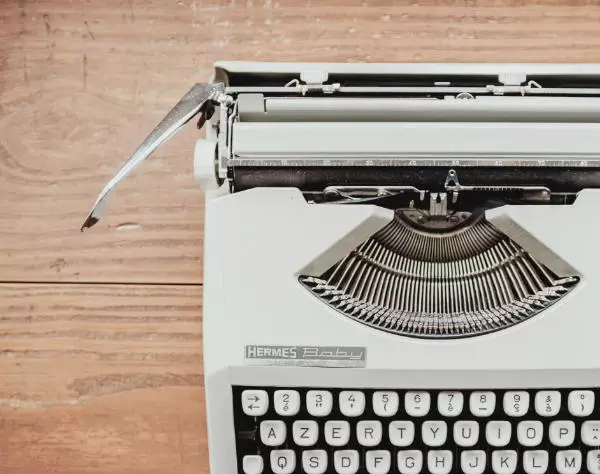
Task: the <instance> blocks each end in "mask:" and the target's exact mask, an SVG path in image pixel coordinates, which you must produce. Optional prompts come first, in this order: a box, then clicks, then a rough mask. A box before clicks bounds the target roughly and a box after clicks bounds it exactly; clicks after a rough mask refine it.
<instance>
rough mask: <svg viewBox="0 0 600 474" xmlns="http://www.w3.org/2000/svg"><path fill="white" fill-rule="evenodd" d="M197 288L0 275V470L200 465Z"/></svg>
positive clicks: (196, 468) (183, 468)
mask: <svg viewBox="0 0 600 474" xmlns="http://www.w3.org/2000/svg"><path fill="white" fill-rule="evenodd" d="M201 303H202V298H201V288H200V287H197V286H160V285H153V286H138V285H125V286H123V285H100V284H98V285H96V284H94V285H69V284H60V285H39V284H36V285H25V284H18V285H9V284H4V285H0V472H1V473H3V474H5V473H12V472H15V473H16V472H27V473H32V474H36V473H42V472H43V473H49V472H60V473H73V474H75V473H77V474H80V473H82V472H93V473H96V472H102V473H104V472H106V473H109V472H110V473H121V472H123V473H126V472H127V473H154V472H155V473H165V472H186V473H187V472H196V473H198V472H200V473H201V472H207V453H206V429H205V424H204V420H205V413H204V392H203V390H204V388H203V376H202V355H201V332H202V331H201V328H202V323H201V317H200V308H201Z"/></svg>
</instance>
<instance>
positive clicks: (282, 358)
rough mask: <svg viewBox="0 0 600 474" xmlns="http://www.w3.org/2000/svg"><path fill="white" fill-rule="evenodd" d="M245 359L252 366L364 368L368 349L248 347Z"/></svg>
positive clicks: (353, 347) (346, 347)
mask: <svg viewBox="0 0 600 474" xmlns="http://www.w3.org/2000/svg"><path fill="white" fill-rule="evenodd" d="M244 350H245V354H244V356H245V359H246V363H247V364H252V365H295V366H300V367H364V366H365V364H366V362H367V348H366V347H360V346H264V345H255V344H251V345H247V346H246V347H245V349H244Z"/></svg>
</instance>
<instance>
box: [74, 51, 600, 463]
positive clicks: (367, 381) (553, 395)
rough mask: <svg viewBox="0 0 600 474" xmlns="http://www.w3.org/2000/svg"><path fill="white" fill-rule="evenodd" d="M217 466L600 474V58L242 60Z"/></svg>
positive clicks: (210, 350) (216, 229) (219, 83)
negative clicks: (543, 60) (527, 61)
mask: <svg viewBox="0 0 600 474" xmlns="http://www.w3.org/2000/svg"><path fill="white" fill-rule="evenodd" d="M194 117H199V119H198V126H199V127H201V126H203V125H205V129H206V135H205V138H202V139H200V140H198V142H197V143H196V147H195V157H194V160H195V174H196V177H197V179H198V181H199V183H200V185H201V186H202V187H203V189H204V190H205V191H206V226H205V254H204V261H205V268H204V272H205V277H204V284H205V286H204V364H205V385H206V403H207V420H208V434H209V453H210V470H211V472H212V473H213V474H232V473H237V474H263V473H264V474H325V473H337V474H356V473H360V474H367V473H368V474H388V473H394V474H398V473H399V474H419V473H429V474H450V473H464V474H483V473H494V474H513V473H527V474H545V473H559V474H576V473H579V472H586V473H591V474H600V344H599V340H600V252H599V251H598V246H599V243H600V226H599V224H598V222H597V221H596V219H597V217H598V215H597V213H598V212H599V209H600V189H599V188H600V66H598V65H589V64H588V65H584V64H579V65H575V64H573V65H568V64H301V63H253V62H222V63H217V64H216V66H215V75H214V80H213V81H212V82H211V83H207V84H198V85H196V86H194V87H193V88H192V89H191V90H190V91H189V92H188V93H187V94H186V95H185V96H184V97H183V98H182V99H181V101H180V102H179V103H178V104H177V105H176V106H175V107H174V108H173V110H172V111H171V112H170V113H169V114H168V115H167V116H166V117H165V119H164V120H163V121H162V122H161V123H160V124H159V125H158V126H157V127H156V129H155V130H154V131H153V132H152V133H151V134H150V136H149V137H148V139H147V140H146V141H145V142H144V143H143V144H142V146H141V147H140V148H139V149H138V150H137V151H136V152H135V153H134V154H133V156H132V157H131V159H130V160H129V161H128V162H127V163H126V164H125V165H123V167H122V168H121V169H120V170H119V171H118V173H117V175H116V176H115V178H114V179H113V180H111V182H110V183H109V184H108V185H107V187H106V188H105V189H104V190H103V191H102V193H101V194H100V196H99V198H98V200H97V202H96V205H95V207H94V209H93V210H92V213H91V214H90V216H89V217H88V219H87V220H86V222H85V224H84V226H85V227H89V226H91V225H93V224H94V223H95V222H96V221H97V220H98V219H99V218H100V216H101V215H102V214H103V212H104V211H105V208H106V204H107V202H108V198H109V197H110V196H111V195H112V193H113V190H114V188H115V186H116V185H117V184H118V183H119V181H120V180H122V179H123V178H124V177H125V176H127V175H128V174H129V173H130V172H131V171H132V170H133V169H134V168H135V167H136V166H137V165H138V164H140V163H141V162H142V161H143V160H144V159H145V158H146V157H147V156H148V155H149V154H151V153H152V151H153V150H154V149H155V148H156V147H157V146H159V145H160V144H161V143H162V142H164V141H165V140H166V139H168V138H169V137H170V136H172V135H173V134H174V133H175V132H176V131H177V130H178V129H180V128H181V127H182V126H183V125H184V124H185V123H186V122H188V121H190V120H191V119H193V118H194Z"/></svg>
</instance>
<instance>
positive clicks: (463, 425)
mask: <svg viewBox="0 0 600 474" xmlns="http://www.w3.org/2000/svg"><path fill="white" fill-rule="evenodd" d="M233 396H234V400H235V408H234V419H235V430H236V436H237V438H236V448H237V461H238V473H239V474H263V473H265V474H292V473H294V474H303V473H305V474H325V473H337V474H355V473H360V474H367V473H368V474H387V473H395V474H398V473H400V474H419V473H429V474H450V473H464V474H484V473H486V474H487V473H495V474H513V473H527V474H545V473H559V474H577V473H580V472H582V473H585V472H588V473H591V474H600V391H599V390H598V389H587V388H581V389H569V390H557V389H548V390H522V389H520V390H481V391H473V390H469V391H436V390H429V391H425V390H414V391H410V390H389V389H386V390H362V389H361V390H356V389H347V390H346V389H337V388H336V389H329V388H315V389H305V388H284V387H281V388H273V387H269V388H256V387H237V386H236V387H233Z"/></svg>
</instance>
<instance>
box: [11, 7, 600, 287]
mask: <svg viewBox="0 0 600 474" xmlns="http://www.w3.org/2000/svg"><path fill="white" fill-rule="evenodd" d="M599 24H600V4H599V3H598V2H597V1H556V0H554V1H534V2H527V1H524V0H501V1H488V0H464V1H452V0H429V1H422V2H417V1H404V2H391V1H374V0H371V1H343V2H342V1H314V0H313V1H299V0H296V1H276V0H264V1H262V0H261V1H258V0H247V1H239V0H238V1H235V0H232V1H230V2H215V1H200V0H178V1H176V0H170V1H164V0H106V1H103V2H90V1H87V2H76V1H73V0H40V1H35V2H33V1H29V0H19V1H12V0H0V35H2V42H0V48H1V49H0V107H1V108H0V202H2V203H3V206H2V208H1V209H0V252H1V254H2V255H3V257H4V258H2V259H1V260H0V276H1V278H2V279H3V280H5V281H7V280H8V281H85V282H91V281H96V282H103V281H113V282H157V283H160V282H172V283H190V282H196V283H198V282H201V280H202V274H201V271H200V269H201V264H202V253H201V249H202V198H201V193H200V191H199V190H198V188H197V186H196V185H195V183H194V182H193V180H192V177H191V166H192V165H191V163H192V150H193V142H194V139H195V138H196V137H197V136H198V133H197V131H196V130H194V129H193V127H189V128H188V129H187V130H186V131H185V132H184V134H183V135H182V136H179V137H177V138H175V139H174V140H173V141H172V142H171V143H169V144H167V145H166V146H165V147H164V148H162V149H161V150H160V151H159V152H158V153H157V155H156V157H154V158H153V159H152V160H151V161H149V162H148V164H147V165H145V166H144V167H143V168H142V169H140V170H139V171H138V172H136V174H135V176H134V177H133V179H131V180H129V181H128V182H127V183H125V185H124V186H123V188H122V189H121V190H120V191H119V193H118V194H117V196H116V197H115V199H114V200H113V202H112V205H111V207H110V213H109V215H108V217H107V218H106V220H104V221H102V222H101V223H100V224H99V225H98V226H97V227H96V228H94V229H92V230H91V231H90V232H87V233H85V234H83V235H81V234H80V233H79V226H80V225H81V222H82V219H83V218H84V217H85V215H86V213H87V212H88V209H89V207H90V205H91V203H92V202H93V200H94V199H95V196H96V193H97V192H98V191H99V190H100V188H101V187H102V185H103V184H104V182H105V181H106V180H107V179H108V178H109V176H111V174H112V173H113V172H114V171H115V169H116V168H117V167H118V166H119V165H120V163H121V162H122V161H123V160H124V158H125V157H126V156H127V155H128V154H129V153H130V152H131V151H132V150H133V149H134V148H135V147H136V146H137V144H138V143H139V142H140V141H141V140H142V139H143V137H144V136H145V135H146V134H147V133H148V131H149V130H150V129H151V128H152V126H153V125H154V123H155V122H156V121H157V120H158V119H159V118H160V117H161V116H162V115H163V114H164V113H165V111H166V110H168V108H170V106H171V105H172V104H173V103H174V102H175V101H176V100H177V99H178V98H179V97H180V96H181V95H182V94H183V93H184V92H185V91H186V90H187V89H188V88H189V86H190V85H191V84H192V83H193V82H195V81H199V80H206V79H208V78H209V77H210V75H211V67H212V63H213V62H214V61H216V60H219V59H245V60H287V61H596V60H598V59H599V58H600V35H599V34H598V25H599ZM127 224H137V226H136V225H127ZM119 229H121V230H119Z"/></svg>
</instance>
